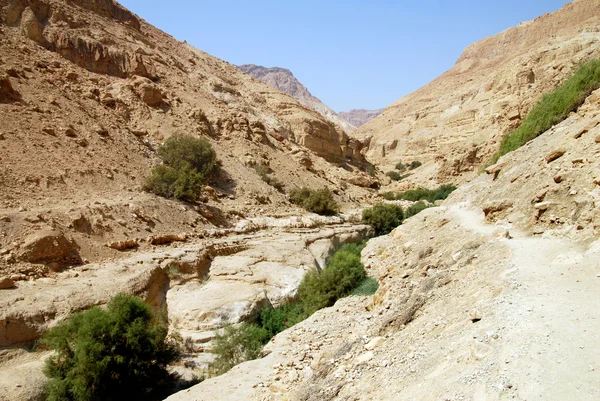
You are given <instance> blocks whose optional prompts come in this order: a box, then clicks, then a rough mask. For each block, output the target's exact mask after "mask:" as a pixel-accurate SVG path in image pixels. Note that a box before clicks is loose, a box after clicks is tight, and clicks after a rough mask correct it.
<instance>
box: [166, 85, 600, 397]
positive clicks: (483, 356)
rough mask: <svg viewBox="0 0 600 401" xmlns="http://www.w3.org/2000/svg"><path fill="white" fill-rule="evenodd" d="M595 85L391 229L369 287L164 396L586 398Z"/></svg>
mask: <svg viewBox="0 0 600 401" xmlns="http://www.w3.org/2000/svg"><path fill="white" fill-rule="evenodd" d="M599 99H600V91H596V92H595V93H593V94H592V95H591V96H590V97H589V98H588V99H587V101H586V104H585V105H584V106H582V107H581V108H580V109H579V111H578V113H577V114H573V115H572V116H571V117H570V118H568V119H567V120H566V121H565V122H563V123H561V124H559V125H557V126H556V127H554V128H553V129H551V130H549V131H548V132H546V133H545V134H543V135H542V136H540V137H539V138H537V139H535V140H533V141H532V142H530V143H529V144H527V145H526V146H524V147H522V148H520V149H519V150H517V151H515V152H513V153H510V154H508V155H506V156H504V157H503V158H501V159H500V161H499V163H498V164H497V165H494V166H491V167H489V168H488V169H487V170H486V173H484V174H483V175H481V176H480V177H478V178H477V179H476V180H474V181H472V182H470V183H468V184H465V185H464V186H462V187H461V188H460V189H459V190H458V191H456V192H455V193H454V194H452V195H451V197H450V198H449V199H448V200H447V201H446V203H445V204H444V205H443V206H440V207H437V208H432V209H427V210H425V211H424V212H422V213H420V214H419V215H417V216H415V217H413V218H411V219H409V220H408V221H406V222H405V224H403V225H402V226H400V227H398V228H397V229H396V230H394V232H392V234H390V235H388V236H383V237H379V238H376V239H373V240H370V241H369V243H368V245H367V247H366V248H365V250H364V251H363V255H362V256H363V261H364V262H365V264H366V266H367V268H368V269H369V271H370V272H371V274H372V275H374V276H376V277H378V280H379V282H380V288H379V290H378V291H377V293H376V294H375V295H374V296H373V297H365V298H347V299H343V300H340V301H338V302H337V303H336V304H335V305H334V306H333V307H331V308H327V309H324V310H321V311H319V312H317V313H316V314H315V315H313V316H312V317H311V318H310V319H308V320H306V321H304V322H302V323H300V324H299V325H297V326H294V327H293V328H291V329H289V330H287V331H285V332H283V333H281V334H279V335H278V336H276V337H275V339H274V340H273V342H272V343H271V344H269V345H268V346H267V352H269V355H268V356H266V357H265V358H263V359H260V360H256V361H251V362H247V363H244V364H242V365H239V366H238V367H236V368H234V369H232V370H231V371H230V372H228V373H227V374H225V375H223V376H220V377H216V378H213V379H210V380H207V381H205V382H203V383H201V384H199V385H197V386H195V387H193V388H191V389H189V390H186V391H183V392H181V393H178V394H175V395H173V396H172V397H170V398H169V400H209V399H224V400H238V399H239V400H247V399H256V400H397V399H406V400H440V399H443V400H505V399H516V400H536V399H537V400H564V399H578V400H595V399H597V398H598V397H599V396H600V386H599V384H598V383H599V381H598V369H599V367H598V361H600V354H599V353H598V351H597V350H598V340H599V339H598V336H597V335H596V333H595V330H594V327H595V326H596V325H597V321H598V319H599V318H600V313H599V312H598V311H599V310H600V309H599V306H600V304H599V302H598V299H599V298H598V295H600V281H599V277H600V271H599V270H598V266H597V263H596V261H597V257H598V255H597V254H598V251H599V249H600V248H599V245H598V244H599V243H598V234H599V232H598V230H599V227H600V226H599V225H598V223H599V220H598V219H599V215H598V213H597V207H596V202H598V199H600V198H599V194H600V187H599V186H598V179H597V177H596V175H597V171H598V167H599V163H600V159H598V155H599V149H600V148H599V146H600V145H599V142H600V139H599V138H600V126H599V124H598V121H599V120H598V118H599V116H600V114H599V113H600V111H599V110H600V101H599Z"/></svg>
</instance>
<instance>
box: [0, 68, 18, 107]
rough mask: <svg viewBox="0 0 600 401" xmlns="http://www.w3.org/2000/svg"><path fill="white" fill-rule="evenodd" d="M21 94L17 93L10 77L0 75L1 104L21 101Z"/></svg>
mask: <svg viewBox="0 0 600 401" xmlns="http://www.w3.org/2000/svg"><path fill="white" fill-rule="evenodd" d="M20 97H21V96H20V94H19V92H17V91H16V90H15V89H14V88H13V86H12V84H11V82H10V78H9V77H8V75H5V74H0V103H10V102H14V101H16V100H19V99H20Z"/></svg>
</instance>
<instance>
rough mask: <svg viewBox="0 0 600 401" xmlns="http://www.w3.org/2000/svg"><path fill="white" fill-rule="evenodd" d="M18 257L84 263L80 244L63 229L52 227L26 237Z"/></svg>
mask: <svg viewBox="0 0 600 401" xmlns="http://www.w3.org/2000/svg"><path fill="white" fill-rule="evenodd" d="M18 259H20V260H23V261H26V262H30V263H52V262H56V263H59V264H60V265H78V264H81V263H82V260H81V256H79V245H77V243H76V242H75V241H73V240H71V239H68V238H67V237H66V236H65V235H64V234H63V233H62V232H61V231H58V230H53V229H50V228H46V229H42V230H39V231H37V232H35V233H33V234H31V235H29V236H28V237H26V238H25V242H24V244H23V245H22V246H21V248H20V250H19V253H18Z"/></svg>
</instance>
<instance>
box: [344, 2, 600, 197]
mask: <svg viewBox="0 0 600 401" xmlns="http://www.w3.org/2000/svg"><path fill="white" fill-rule="evenodd" d="M599 26H600V4H599V3H598V2H597V1H593V0H579V1H575V2H572V3H568V4H566V5H565V6H564V7H563V8H562V9H561V10H559V11H557V12H555V13H552V14H546V15H543V16H540V17H538V18H536V19H535V20H533V21H528V22H524V23H521V24H520V25H519V26H517V27H514V28H510V29H508V30H506V31H504V32H502V33H500V34H498V35H495V36H492V37H489V38H486V39H484V40H482V41H480V42H477V43H475V44H473V45H471V46H469V47H468V48H467V49H465V51H464V53H463V54H462V55H461V56H460V58H459V59H458V60H457V62H456V65H455V66H454V67H452V68H451V69H450V70H448V71H447V72H446V73H444V74H442V75H441V76H440V77H438V78H437V79H435V80H434V81H432V82H431V83H429V84H427V85H425V86H424V87H422V88H421V89H419V90H417V91H416V92H414V93H411V94H409V95H407V96H405V97H403V98H402V99H400V100H398V101H397V102H395V103H394V104H392V105H391V106H389V107H387V108H386V109H385V110H384V112H383V113H382V114H381V115H380V116H379V117H377V118H375V119H373V120H371V121H370V122H368V123H367V124H366V125H365V126H363V127H361V128H360V129H359V130H358V131H356V132H355V134H354V135H356V136H357V137H359V138H363V139H364V140H369V141H370V144H369V146H368V149H367V151H366V156H367V157H368V158H369V159H370V160H371V161H372V162H374V163H376V164H379V165H381V166H382V167H384V168H386V169H392V168H393V166H394V164H395V163H397V162H398V161H402V162H405V163H406V162H411V161H414V160H418V161H421V162H424V163H425V167H423V168H421V169H419V170H418V171H415V172H414V173H413V175H412V176H411V177H409V178H408V179H406V180H403V183H405V184H407V185H411V184H413V183H420V184H425V185H429V186H431V185H434V184H435V182H436V181H437V182H455V183H459V182H465V181H467V180H469V179H471V178H473V177H475V176H476V174H477V170H478V166H480V165H481V164H482V163H485V162H486V161H487V160H488V158H489V155H490V154H491V153H493V152H494V151H495V150H496V149H497V146H498V142H499V140H500V139H501V138H502V136H503V135H504V134H506V133H508V132H510V131H511V130H512V129H514V128H515V127H517V126H518V125H519V123H520V121H521V119H522V118H523V117H524V116H525V115H526V114H527V112H528V111H529V110H530V109H531V107H532V106H533V105H534V104H535V103H536V102H537V101H538V100H539V99H540V98H541V97H542V96H543V94H545V93H548V92H550V91H551V90H552V89H553V88H555V87H556V86H557V85H559V84H560V83H562V82H563V81H564V80H565V79H566V78H567V77H569V76H570V75H571V74H572V73H573V71H574V69H575V68H576V66H577V65H578V64H579V63H581V62H583V61H585V60H587V59H590V58H593V57H598V55H600V35H599V33H598V31H599V29H600V28H599ZM432 181H433V182H432Z"/></svg>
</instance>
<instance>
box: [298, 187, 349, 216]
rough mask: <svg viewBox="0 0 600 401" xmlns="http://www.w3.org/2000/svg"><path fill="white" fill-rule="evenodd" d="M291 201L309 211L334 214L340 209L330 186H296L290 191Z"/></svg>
mask: <svg viewBox="0 0 600 401" xmlns="http://www.w3.org/2000/svg"><path fill="white" fill-rule="evenodd" d="M289 196H290V201H291V202H292V203H294V204H296V205H298V206H300V207H302V208H304V209H306V210H308V211H309V212H313V213H317V214H321V215H324V216H332V215H334V214H336V213H337V212H338V211H339V205H338V204H337V202H336V201H335V199H333V194H332V193H331V191H330V190H329V188H322V189H310V188H307V187H302V188H295V189H292V190H291V191H290V192H289Z"/></svg>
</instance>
